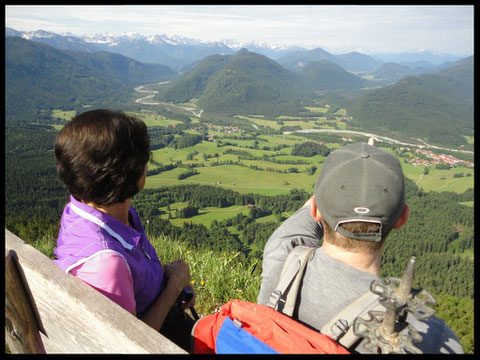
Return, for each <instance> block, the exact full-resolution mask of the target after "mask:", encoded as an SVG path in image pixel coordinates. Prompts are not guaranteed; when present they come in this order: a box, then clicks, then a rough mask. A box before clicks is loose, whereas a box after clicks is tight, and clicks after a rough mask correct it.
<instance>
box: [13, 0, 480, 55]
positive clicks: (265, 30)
mask: <svg viewBox="0 0 480 360" xmlns="http://www.w3.org/2000/svg"><path fill="white" fill-rule="evenodd" d="M6 20H7V26H10V27H13V28H14V29H17V30H25V31H31V30H37V29H40V28H42V29H43V30H46V31H53V32H67V31H69V32H71V33H73V34H76V35H83V34H95V33H103V32H109V33H113V34H116V35H119V34H122V33H124V32H137V33H141V34H146V35H148V34H167V35H170V36H171V35H181V36H185V37H191V38H196V39H201V40H204V41H207V40H209V41H220V40H222V39H227V38H229V39H234V40H238V41H252V40H256V41H265V42H269V43H272V44H279V45H280V44H290V45H293V44H297V45H303V46H306V47H310V48H313V47H321V46H323V47H326V48H329V49H334V48H337V49H339V48H344V49H348V48H351V49H354V48H363V49H366V50H368V51H370V52H372V51H377V52H379V51H404V50H411V49H416V48H429V49H430V50H436V51H442V52H450V53H473V6H400V5H398V6H389V5H388V6H385V5H384V6H373V5H372V6H365V5H348V6H347V5H338V6H335V5H328V6H319V5H308V6H306V5H298V6H295V5H235V6H233V5H180V6H176V5H155V6H153V5H144V6H134V5H116V6H110V5H109V6H92V5H83V6H72V5H64V6H7V7H6ZM327 50H328V49H327Z"/></svg>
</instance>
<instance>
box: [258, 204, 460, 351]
mask: <svg viewBox="0 0 480 360" xmlns="http://www.w3.org/2000/svg"><path fill="white" fill-rule="evenodd" d="M322 237H323V229H322V226H321V224H319V223H316V222H315V220H313V218H312V216H311V215H310V207H309V206H306V207H303V208H301V209H299V210H298V211H297V212H295V213H294V214H293V215H292V216H290V217H289V218H288V219H287V220H286V221H285V222H284V223H283V224H282V225H281V226H280V227H279V228H278V229H276V230H275V232H274V233H273V234H272V236H270V238H269V239H268V242H267V244H266V245H265V249H264V253H263V272H262V285H261V288H260V294H259V296H258V303H259V304H263V305H266V304H267V303H268V300H269V298H270V294H271V293H272V291H273V290H274V287H275V286H276V285H277V283H278V280H279V276H280V272H281V270H282V267H283V263H284V262H285V259H286V258H287V256H288V254H289V252H290V251H291V250H292V249H293V247H295V246H298V245H309V246H320V245H321V239H322ZM373 280H379V277H377V276H375V275H373V274H371V273H369V272H365V271H362V270H359V269H356V268H353V267H351V266H349V265H346V264H344V263H342V262H340V261H337V260H335V259H333V258H331V257H330V256H328V255H327V254H326V253H325V252H324V251H323V249H322V248H321V247H319V248H318V249H317V250H315V253H314V255H313V257H312V258H311V260H310V261H309V263H308V266H307V267H306V270H305V275H304V278H303V284H302V287H301V289H300V291H299V295H298V296H299V298H298V300H297V304H296V310H297V311H298V317H297V316H296V314H294V318H296V319H297V320H299V321H300V322H303V323H305V324H307V325H308V326H311V327H313V328H315V329H317V330H319V329H321V328H322V326H323V325H325V324H326V323H327V322H328V321H329V320H330V319H331V318H332V317H333V316H334V315H335V314H337V313H338V312H339V311H341V310H342V309H343V308H345V307H346V306H347V305H349V304H350V303H351V302H353V301H354V300H355V299H356V298H358V297H359V296H361V295H362V294H364V293H365V292H366V291H367V290H368V289H369V288H370V284H371V283H372V281H373ZM407 321H408V322H409V323H410V324H412V325H413V326H414V327H415V329H416V330H417V331H418V332H419V333H420V335H421V336H422V338H423V339H422V341H421V342H420V343H414V345H415V346H416V347H418V348H420V349H421V350H422V351H423V353H428V354H435V353H463V348H462V345H461V344H460V341H459V340H458V338H457V336H456V335H455V334H454V333H453V331H452V330H451V329H450V328H449V327H448V326H447V325H446V324H445V323H444V322H443V321H442V320H441V319H439V318H438V317H436V316H433V317H431V318H430V319H428V320H426V321H419V320H417V319H416V318H415V317H414V316H413V315H411V314H410V313H409V315H408V317H407ZM356 351H358V352H365V350H364V349H363V347H362V346H361V345H360V346H358V347H357V348H356Z"/></svg>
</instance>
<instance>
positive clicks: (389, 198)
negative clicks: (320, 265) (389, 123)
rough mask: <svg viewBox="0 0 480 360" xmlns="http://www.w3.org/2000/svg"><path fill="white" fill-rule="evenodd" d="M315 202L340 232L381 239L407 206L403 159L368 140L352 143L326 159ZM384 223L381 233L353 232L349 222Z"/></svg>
mask: <svg viewBox="0 0 480 360" xmlns="http://www.w3.org/2000/svg"><path fill="white" fill-rule="evenodd" d="M315 204H316V205H317V208H318V210H319V211H320V213H321V214H322V217H323V219H324V220H325V221H326V222H327V224H328V225H330V227H331V228H332V229H334V230H335V231H336V232H338V233H340V234H342V235H345V236H347V237H350V238H353V239H357V240H367V241H375V242H378V241H380V240H381V237H382V235H383V234H385V233H387V232H388V231H389V230H390V229H392V228H393V226H394V225H395V223H396V222H397V220H398V219H399V218H400V215H401V214H402V212H403V208H404V205H405V183H404V175H403V171H402V167H401V165H400V161H399V160H398V159H397V158H396V157H395V156H394V155H392V154H390V153H389V152H387V151H384V150H381V149H378V148H376V147H374V146H371V145H368V144H366V143H354V144H349V145H346V146H344V147H341V148H339V149H336V150H335V151H333V152H332V153H331V154H330V155H328V157H327V158H326V159H325V162H324V164H323V167H322V169H321V170H320V174H319V175H318V179H317V183H316V185H315ZM355 221H365V222H374V223H378V224H380V230H379V232H378V233H351V232H349V231H347V230H345V229H343V228H342V227H340V225H341V224H343V223H347V222H355Z"/></svg>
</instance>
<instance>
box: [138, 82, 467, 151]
mask: <svg viewBox="0 0 480 360" xmlns="http://www.w3.org/2000/svg"><path fill="white" fill-rule="evenodd" d="M167 83H168V81H162V82H159V83H158V85H163V84H167ZM144 87H145V85H141V86H137V87H136V88H135V91H137V92H140V93H148V94H149V95H147V96H144V97H141V98H139V99H137V100H135V102H137V103H139V104H143V105H165V106H176V107H180V108H182V109H183V110H186V111H190V112H191V113H192V114H193V115H195V116H196V117H198V118H200V117H202V113H203V110H198V112H197V110H196V109H195V108H192V107H187V106H178V105H172V104H168V103H163V102H152V101H151V100H150V99H152V98H153V97H154V96H155V94H157V93H158V91H155V90H144ZM253 126H255V125H253ZM255 128H257V127H256V126H255ZM257 129H258V128H257ZM294 132H299V133H311V132H333V133H344V134H355V135H364V136H366V137H373V138H374V139H375V140H379V139H380V140H382V141H385V142H388V143H391V144H398V145H405V146H412V147H419V148H424V147H426V148H430V149H439V150H448V151H454V152H461V153H465V154H473V151H469V150H458V149H449V148H444V147H440V146H435V145H430V144H427V143H426V142H425V141H423V140H422V139H417V140H418V141H421V142H422V143H423V144H424V145H419V144H411V143H406V142H401V141H399V140H395V139H392V138H389V137H386V136H383V135H376V134H371V133H366V132H361V131H355V130H335V129H303V130H295V131H294ZM284 134H291V132H285V133H284Z"/></svg>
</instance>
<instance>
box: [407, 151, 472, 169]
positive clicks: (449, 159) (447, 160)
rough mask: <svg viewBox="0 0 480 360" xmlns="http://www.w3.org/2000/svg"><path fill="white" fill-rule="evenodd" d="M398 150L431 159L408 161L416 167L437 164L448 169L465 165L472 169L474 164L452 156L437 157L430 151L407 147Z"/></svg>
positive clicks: (442, 155) (441, 155)
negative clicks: (447, 166) (446, 165)
mask: <svg viewBox="0 0 480 360" xmlns="http://www.w3.org/2000/svg"><path fill="white" fill-rule="evenodd" d="M400 150H402V151H403V152H407V151H413V152H415V153H416V154H419V155H423V156H426V157H427V158H429V159H431V160H427V159H421V158H415V157H414V158H412V159H410V161H411V162H412V163H413V165H414V166H418V165H425V166H430V165H437V164H442V163H444V164H448V165H450V167H456V166H458V165H462V164H463V165H466V166H469V167H474V163H473V162H472V161H465V160H460V159H457V158H456V157H454V156H452V155H445V154H440V155H437V154H435V153H434V152H433V151H430V150H425V149H418V148H417V149H413V150H412V149H411V148H409V147H404V146H402V147H400Z"/></svg>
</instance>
